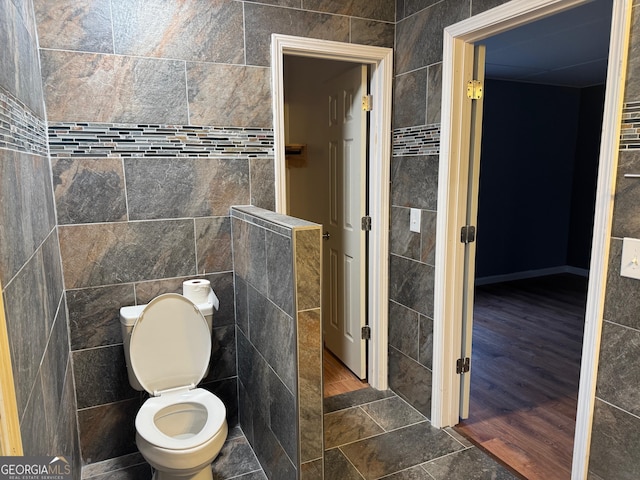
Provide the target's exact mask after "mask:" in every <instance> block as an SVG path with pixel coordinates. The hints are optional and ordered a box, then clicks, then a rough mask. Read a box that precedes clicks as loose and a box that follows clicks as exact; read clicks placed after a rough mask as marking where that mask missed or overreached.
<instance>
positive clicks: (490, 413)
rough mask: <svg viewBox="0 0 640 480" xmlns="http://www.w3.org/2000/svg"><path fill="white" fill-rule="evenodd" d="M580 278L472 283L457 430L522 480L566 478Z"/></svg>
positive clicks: (578, 345) (580, 323) (582, 292)
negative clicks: (466, 403) (465, 400)
mask: <svg viewBox="0 0 640 480" xmlns="http://www.w3.org/2000/svg"><path fill="white" fill-rule="evenodd" d="M586 288H587V279H586V278H583V277H578V276H573V275H568V274H567V275H555V276H550V277H543V278H536V279H528V280H520V281H515V282H508V283H501V284H495V285H487V286H480V287H476V293H475V304H474V329H473V350H472V359H471V402H470V416H469V418H468V419H467V420H465V421H463V422H462V423H460V424H459V425H458V426H457V427H456V428H457V430H458V431H459V432H460V433H462V434H463V435H465V436H466V437H468V438H469V439H470V440H471V441H472V442H474V443H475V444H477V445H478V446H479V447H481V448H483V449H484V450H486V451H488V452H489V453H491V454H493V455H495V456H496V457H497V458H499V459H500V460H501V461H502V462H503V463H504V464H506V465H507V466H509V467H510V468H511V469H513V470H515V471H516V472H518V473H519V474H520V475H522V477H523V478H527V479H532V480H533V479H544V480H552V479H568V478H570V476H571V475H570V473H571V457H572V453H573V435H574V430H575V418H576V406H577V399H578V381H579V373H580V356H581V351H582V336H583V330H584V311H585V303H586Z"/></svg>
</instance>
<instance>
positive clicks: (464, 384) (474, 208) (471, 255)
mask: <svg viewBox="0 0 640 480" xmlns="http://www.w3.org/2000/svg"><path fill="white" fill-rule="evenodd" d="M467 48H468V55H470V56H471V57H470V58H469V60H468V61H469V66H471V65H472V66H473V68H472V70H471V71H472V78H473V79H474V81H475V83H474V84H469V85H468V87H467V96H468V97H472V98H467V100H468V102H469V103H468V107H467V108H468V109H469V121H470V122H471V125H470V127H471V128H470V129H469V132H470V138H469V167H468V176H467V214H466V220H465V225H464V226H461V229H462V228H463V227H464V228H466V231H465V233H462V230H461V241H463V242H464V243H465V247H464V284H463V294H462V346H461V356H460V358H461V359H463V361H462V362H461V365H460V366H459V367H460V370H461V371H460V418H462V419H465V418H469V394H470V387H471V369H472V366H471V365H470V363H465V362H466V361H467V360H466V359H469V360H468V361H469V362H470V359H471V341H472V335H473V295H474V284H475V264H476V243H475V226H476V220H477V218H478V187H479V183H480V146H481V139H482V98H483V96H484V92H483V91H482V86H483V85H484V59H485V47H484V45H476V46H475V47H473V46H471V45H468V47H467ZM473 97H478V98H473ZM463 236H464V237H466V238H463ZM467 365H468V366H469V368H467V367H466V366H467Z"/></svg>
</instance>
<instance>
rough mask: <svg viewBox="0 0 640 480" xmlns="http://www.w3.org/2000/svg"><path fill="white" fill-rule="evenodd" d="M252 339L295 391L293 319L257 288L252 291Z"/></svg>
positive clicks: (250, 325)
mask: <svg viewBox="0 0 640 480" xmlns="http://www.w3.org/2000/svg"><path fill="white" fill-rule="evenodd" d="M249 334H250V336H249V339H250V340H251V342H252V343H253V344H254V345H255V347H256V348H257V349H258V351H259V352H260V353H261V354H262V356H263V357H264V358H265V360H266V361H267V362H268V363H269V365H270V366H271V368H273V370H274V371H275V372H276V373H277V374H278V375H279V376H280V378H281V379H282V381H283V382H284V384H285V385H286V386H287V388H288V389H289V390H290V391H291V392H295V391H296V378H295V377H296V365H295V364H296V361H295V359H296V353H297V348H296V338H295V328H294V325H293V318H292V317H290V316H288V315H286V314H285V313H284V312H283V311H282V310H280V309H279V308H277V307H276V306H275V305H274V304H273V303H271V302H269V301H268V300H267V299H266V298H265V297H263V296H262V295H260V294H259V293H258V292H257V291H256V290H254V289H250V290H249Z"/></svg>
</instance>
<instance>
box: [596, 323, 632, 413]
mask: <svg viewBox="0 0 640 480" xmlns="http://www.w3.org/2000/svg"><path fill="white" fill-rule="evenodd" d="M601 342H602V343H601V346H600V360H599V362H598V383H597V390H596V392H597V393H596V395H597V396H598V398H600V399H602V400H604V401H606V402H608V403H610V404H613V405H616V406H618V407H620V408H622V409H624V410H625V411H627V412H630V413H633V414H634V415H637V416H640V397H639V396H638V385H639V384H640V368H637V367H632V365H634V362H635V359H637V358H638V356H639V355H640V331H638V330H633V329H630V328H627V327H623V326H620V325H616V324H613V323H609V322H604V325H603V328H602V341H601Z"/></svg>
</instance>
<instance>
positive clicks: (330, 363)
mask: <svg viewBox="0 0 640 480" xmlns="http://www.w3.org/2000/svg"><path fill="white" fill-rule="evenodd" d="M322 367H323V370H324V371H323V373H324V397H325V398H327V397H333V396H334V395H340V394H341V393H347V392H353V391H355V390H360V389H361V388H367V387H368V386H369V384H368V383H367V382H366V381H361V380H360V379H359V378H358V377H356V376H355V375H354V374H353V373H352V372H351V370H349V369H348V368H347V367H345V366H344V364H343V363H342V362H341V361H340V360H338V359H337V358H336V357H335V356H334V355H333V353H331V352H330V351H329V350H327V349H326V348H325V349H324V357H323V360H322Z"/></svg>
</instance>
